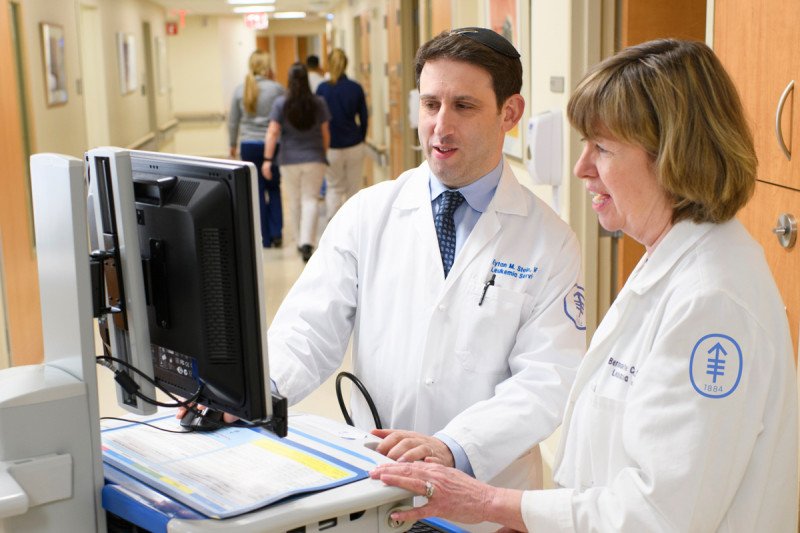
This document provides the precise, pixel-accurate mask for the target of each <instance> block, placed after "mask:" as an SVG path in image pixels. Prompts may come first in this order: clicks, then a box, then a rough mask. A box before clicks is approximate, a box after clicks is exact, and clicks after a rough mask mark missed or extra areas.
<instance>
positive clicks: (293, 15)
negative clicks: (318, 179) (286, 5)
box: [272, 11, 306, 19]
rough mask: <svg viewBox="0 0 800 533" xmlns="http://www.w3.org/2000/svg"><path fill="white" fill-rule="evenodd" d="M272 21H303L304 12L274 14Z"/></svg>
mask: <svg viewBox="0 0 800 533" xmlns="http://www.w3.org/2000/svg"><path fill="white" fill-rule="evenodd" d="M272 18H274V19H304V18H306V12H305V11H283V12H279V13H274V14H273V15H272Z"/></svg>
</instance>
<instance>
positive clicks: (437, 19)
mask: <svg viewBox="0 0 800 533" xmlns="http://www.w3.org/2000/svg"><path fill="white" fill-rule="evenodd" d="M428 9H430V17H429V20H430V21H431V22H430V27H431V34H430V35H429V37H431V38H432V37H435V36H437V35H439V34H440V33H441V32H443V31H445V30H449V29H452V27H453V4H452V2H451V0H428Z"/></svg>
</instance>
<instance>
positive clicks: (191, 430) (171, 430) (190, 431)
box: [100, 416, 194, 433]
mask: <svg viewBox="0 0 800 533" xmlns="http://www.w3.org/2000/svg"><path fill="white" fill-rule="evenodd" d="M100 420H119V421H120V422H129V423H131V424H141V425H143V426H147V427H149V428H153V429H157V430H159V431H165V432H167V433H194V430H193V429H191V428H187V429H186V430H185V431H175V430H174V429H167V428H161V427H158V426H157V425H155V424H149V423H147V422H144V421H142V420H131V419H130V418H120V417H117V416H101V417H100ZM108 429H114V428H108Z"/></svg>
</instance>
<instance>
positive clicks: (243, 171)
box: [131, 152, 270, 421]
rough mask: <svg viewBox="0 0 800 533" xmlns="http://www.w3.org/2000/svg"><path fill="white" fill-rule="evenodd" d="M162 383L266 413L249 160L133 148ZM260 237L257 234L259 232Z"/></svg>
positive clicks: (251, 414)
mask: <svg viewBox="0 0 800 533" xmlns="http://www.w3.org/2000/svg"><path fill="white" fill-rule="evenodd" d="M131 167H132V177H133V181H134V194H135V198H136V221H137V227H138V236H139V247H140V251H141V255H142V267H143V274H144V282H145V283H144V285H145V292H146V303H147V317H148V326H149V331H150V343H151V350H152V355H153V370H154V374H155V378H156V381H157V382H158V383H159V384H160V385H162V386H163V387H164V388H166V389H167V390H169V391H171V392H173V393H175V394H178V395H180V396H183V397H191V396H192V395H193V394H194V393H195V392H196V391H197V390H198V387H199V384H200V383H202V385H203V387H202V392H201V394H200V397H199V398H198V403H201V404H203V405H206V406H207V407H209V408H213V409H216V410H220V411H225V412H228V413H231V414H234V415H236V416H238V417H239V418H243V419H245V420H250V421H258V420H263V419H265V418H266V417H267V414H268V413H267V411H266V405H267V404H266V402H267V400H268V398H270V394H269V388H268V385H267V384H266V376H265V375H264V374H265V371H264V358H266V353H262V340H261V335H262V331H266V324H265V320H266V319H265V317H264V316H262V309H261V306H260V298H261V295H260V293H259V291H260V288H259V284H258V276H259V275H260V273H259V272H257V270H258V265H259V264H260V263H258V262H257V261H256V255H255V254H256V253H259V252H260V250H259V249H258V248H257V245H256V241H257V237H259V236H257V235H255V231H256V230H255V227H256V226H255V225H254V213H253V205H254V204H253V197H252V195H251V183H250V181H251V174H250V172H251V170H250V169H251V167H250V166H248V165H247V164H245V163H241V162H236V161H231V162H226V161H222V160H206V159H200V158H187V157H180V156H170V155H167V154H155V153H148V152H131ZM259 242H260V238H259Z"/></svg>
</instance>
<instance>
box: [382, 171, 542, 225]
mask: <svg viewBox="0 0 800 533" xmlns="http://www.w3.org/2000/svg"><path fill="white" fill-rule="evenodd" d="M412 172H413V173H414V174H413V176H412V177H411V179H409V181H408V184H407V185H406V186H405V187H403V190H402V191H401V192H400V194H398V196H397V200H395V203H394V206H395V207H396V208H398V209H419V208H421V207H425V208H427V209H428V211H430V207H431V200H430V190H429V189H428V173H429V172H430V168H429V167H428V162H427V161H424V162H423V163H422V164H421V165H420V166H419V167H417V168H416V169H414V170H413V171H412ZM520 187H522V185H520V183H519V181H517V178H516V176H514V173H513V172H512V170H511V167H510V166H509V165H508V162H507V161H504V162H503V173H502V175H501V176H500V182H499V183H498V184H497V191H496V192H495V194H494V198H493V199H492V201H491V202H489V206H488V207H487V208H486V211H485V212H484V213H486V212H488V211H492V210H494V211H496V212H498V213H508V214H512V215H520V216H525V215H527V214H528V208H527V206H526V204H525V199H524V196H523V195H521V194H519V188H520ZM432 216H433V215H431V217H432Z"/></svg>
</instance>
